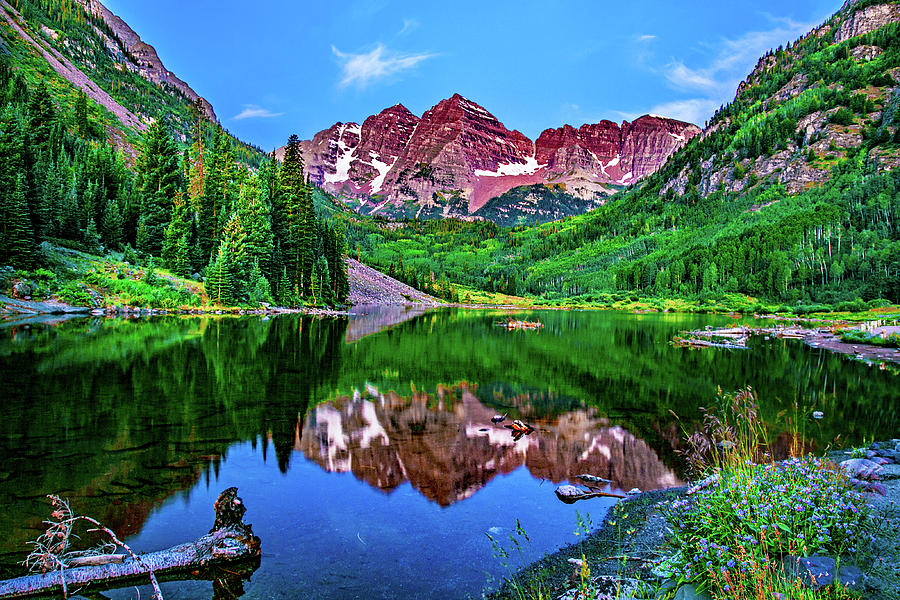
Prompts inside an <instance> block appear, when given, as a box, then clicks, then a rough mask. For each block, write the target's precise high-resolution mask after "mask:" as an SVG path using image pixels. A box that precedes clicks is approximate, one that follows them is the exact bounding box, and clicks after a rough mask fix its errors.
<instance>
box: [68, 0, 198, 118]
mask: <svg viewBox="0 0 900 600" xmlns="http://www.w3.org/2000/svg"><path fill="white" fill-rule="evenodd" d="M77 1H78V3H79V4H81V6H82V7H84V10H85V11H86V12H87V13H89V14H93V15H94V16H96V17H99V18H100V19H102V20H103V22H104V23H106V25H107V26H108V27H109V29H110V30H111V32H112V37H110V36H109V35H107V33H106V32H104V31H103V30H101V29H100V28H98V27H96V26H95V27H94V32H95V33H96V34H97V35H98V36H100V38H101V39H103V41H104V43H105V45H106V48H107V49H108V50H109V51H110V52H111V53H113V54H114V55H116V56H117V58H118V60H119V61H120V62H119V64H121V65H122V66H121V68H124V69H128V70H130V71H134V72H136V73H138V74H139V75H140V76H141V77H143V78H144V79H146V80H147V81H150V82H152V83H155V84H157V85H162V84H168V85H171V86H172V87H173V88H175V89H176V90H178V92H180V93H181V94H184V95H185V96H187V97H188V98H189V99H190V100H191V101H192V102H196V101H199V103H200V106H201V107H202V109H203V113H204V114H205V115H206V117H207V118H208V119H210V120H211V121H216V113H215V111H214V110H213V107H212V104H210V103H209V102H208V101H207V100H206V99H205V98H203V97H201V96H200V95H199V94H198V93H197V92H195V91H194V90H193V89H192V88H191V86H189V85H188V84H187V83H185V82H184V81H182V80H181V79H179V78H178V77H177V76H176V75H175V73H173V72H172V71H169V70H168V69H167V68H166V66H165V65H164V64H163V62H162V60H160V58H159V55H158V54H157V53H156V48H154V47H153V46H151V45H150V44H148V43H146V42H144V41H143V40H141V37H140V36H139V35H138V34H137V33H135V31H134V30H133V29H132V28H131V27H129V25H128V23H126V22H125V21H123V20H122V19H121V18H120V17H118V16H117V15H115V14H113V13H112V11H110V10H109V9H108V8H106V7H105V6H104V5H103V4H102V3H101V2H100V0H77Z"/></svg>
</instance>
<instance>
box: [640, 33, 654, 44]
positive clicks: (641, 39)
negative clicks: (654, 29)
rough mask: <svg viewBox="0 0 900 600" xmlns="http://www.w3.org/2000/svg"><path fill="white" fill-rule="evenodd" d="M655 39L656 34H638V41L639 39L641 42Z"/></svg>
mask: <svg viewBox="0 0 900 600" xmlns="http://www.w3.org/2000/svg"><path fill="white" fill-rule="evenodd" d="M655 39H656V36H655V35H650V34H649V33H645V34H644V35H639V36H638V41H639V42H649V41H650V40H655Z"/></svg>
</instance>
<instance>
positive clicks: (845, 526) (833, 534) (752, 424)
mask: <svg viewBox="0 0 900 600" xmlns="http://www.w3.org/2000/svg"><path fill="white" fill-rule="evenodd" d="M720 409H724V410H722V411H721V413H720V414H716V413H713V412H712V411H710V412H707V413H706V417H705V419H704V423H703V426H702V427H701V428H699V429H698V430H696V431H694V432H692V433H691V434H690V435H689V436H688V438H687V440H688V448H687V450H686V451H685V455H686V457H687V458H688V462H689V464H690V466H691V468H692V469H693V471H694V472H695V473H696V474H697V475H698V476H700V475H705V476H706V479H704V480H703V481H704V482H705V484H706V485H705V486H704V487H703V488H702V489H699V490H696V491H695V493H693V494H690V495H688V496H685V497H684V498H682V499H679V500H677V501H675V502H671V503H669V504H668V506H667V507H666V517H667V519H668V522H669V524H670V526H671V529H672V531H673V533H672V534H671V536H670V538H669V545H670V546H671V551H672V555H671V556H670V557H669V558H668V559H666V561H664V563H663V569H664V570H668V572H669V573H671V575H672V576H673V577H674V578H675V579H676V580H677V581H678V582H679V583H693V584H695V585H697V586H698V587H699V588H700V589H703V590H706V591H707V592H709V593H711V594H712V595H713V596H714V597H715V598H723V599H724V598H728V599H734V600H737V599H759V600H763V599H766V600H770V599H772V598H784V599H801V598H802V599H806V600H813V599H816V600H820V599H826V598H827V599H833V600H837V599H841V600H843V599H847V598H858V597H860V596H858V595H854V594H853V593H851V592H849V591H847V590H846V589H843V588H840V587H839V586H838V585H832V586H827V587H824V588H821V589H820V590H818V591H813V590H811V589H807V588H804V587H803V586H802V585H801V584H800V583H799V582H793V581H791V582H789V581H787V580H786V578H785V577H784V576H783V573H782V571H783V567H782V559H783V558H784V557H785V556H787V555H792V556H811V555H817V554H826V555H829V556H832V557H834V558H836V559H837V560H841V558H842V557H845V556H847V555H849V554H852V553H853V552H855V551H856V549H857V544H859V543H860V542H862V541H866V540H868V539H870V538H871V534H870V533H868V532H867V527H866V526H867V524H868V522H869V519H870V516H871V508H870V507H869V506H868V505H867V504H866V502H865V499H864V498H863V496H862V494H860V493H859V492H856V491H854V490H853V489H852V487H851V486H850V484H849V481H848V479H847V477H846V476H845V475H844V474H843V473H842V472H840V471H839V470H836V469H835V468H834V467H833V464H832V463H830V462H829V461H826V460H824V459H820V458H816V457H812V456H805V457H798V455H799V454H802V453H803V451H804V450H805V449H804V448H803V447H802V446H801V444H800V443H799V442H798V441H797V440H800V439H801V436H799V435H796V432H795V435H794V436H793V439H794V440H795V443H794V444H793V447H792V448H791V452H792V454H793V456H792V457H791V458H789V459H787V460H785V461H782V462H776V461H775V459H774V458H773V457H772V456H771V454H770V446H769V437H768V432H767V430H766V426H765V424H764V423H763V422H762V421H761V420H760V419H759V417H758V412H757V401H756V394H755V393H754V392H753V391H752V390H751V389H749V388H747V389H744V390H741V391H739V392H737V393H734V394H726V395H722V396H721V397H720Z"/></svg>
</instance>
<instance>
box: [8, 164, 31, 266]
mask: <svg viewBox="0 0 900 600" xmlns="http://www.w3.org/2000/svg"><path fill="white" fill-rule="evenodd" d="M33 248H34V238H33V235H32V231H31V220H30V219H29V218H28V204H27V203H26V201H25V176H24V175H19V177H18V178H17V179H16V185H15V188H14V190H13V193H12V195H11V196H10V197H9V198H8V200H7V201H6V202H5V203H4V204H3V205H0V264H4V265H13V266H17V267H29V266H31V262H32V251H33Z"/></svg>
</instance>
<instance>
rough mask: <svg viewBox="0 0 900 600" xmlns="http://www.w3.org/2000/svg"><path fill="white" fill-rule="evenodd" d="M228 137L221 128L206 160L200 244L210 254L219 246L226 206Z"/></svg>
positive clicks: (204, 251)
mask: <svg viewBox="0 0 900 600" xmlns="http://www.w3.org/2000/svg"><path fill="white" fill-rule="evenodd" d="M227 155H228V138H227V136H226V135H225V132H224V131H223V130H222V129H221V128H220V129H218V130H217V131H216V136H215V138H214V140H213V146H212V150H211V151H210V153H209V156H208V160H206V162H205V165H206V166H205V167H204V175H203V195H202V196H201V198H200V246H201V249H202V251H203V253H204V254H205V255H207V256H209V255H210V254H211V253H212V252H213V251H214V250H215V249H216V248H217V247H218V243H219V242H218V234H219V232H220V231H221V224H220V221H221V219H222V214H223V212H224V211H225V210H226V207H225V191H226V184H227V181H226V175H227V164H226V163H227V161H228V156H227Z"/></svg>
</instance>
